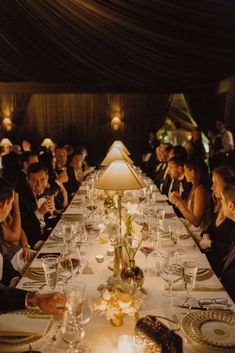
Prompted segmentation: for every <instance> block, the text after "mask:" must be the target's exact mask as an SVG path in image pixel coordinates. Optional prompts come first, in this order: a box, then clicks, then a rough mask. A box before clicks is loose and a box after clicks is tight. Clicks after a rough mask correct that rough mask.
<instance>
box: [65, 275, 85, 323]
mask: <svg viewBox="0 0 235 353" xmlns="http://www.w3.org/2000/svg"><path fill="white" fill-rule="evenodd" d="M86 296H87V295H86V284H85V283H84V282H82V281H78V282H76V283H73V284H72V286H71V291H70V292H69V293H68V294H67V303H66V307H67V309H68V311H69V312H70V313H71V314H73V315H75V316H79V317H81V315H82V312H83V308H84V303H85V300H86Z"/></svg>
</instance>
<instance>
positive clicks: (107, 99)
mask: <svg viewBox="0 0 235 353" xmlns="http://www.w3.org/2000/svg"><path fill="white" fill-rule="evenodd" d="M168 100H169V96H168V95H154V94H146V95H144V94H143V95H141V94H45V95H32V96H31V99H30V101H29V104H28V108H27V111H26V114H25V117H24V120H23V123H22V127H23V129H24V131H25V133H26V134H27V135H28V136H30V137H31V138H32V139H33V140H34V141H35V142H37V143H40V142H41V141H42V139H43V138H44V137H48V136H49V137H51V138H52V139H54V140H55V141H56V142H58V143H63V144H64V143H70V144H73V145H75V146H76V145H80V144H83V145H85V146H86V147H87V148H88V150H89V153H90V158H91V160H93V161H94V162H97V161H98V159H99V158H103V157H104V155H105V153H106V152H107V148H108V147H109V145H111V143H112V142H113V140H114V139H121V140H122V141H123V142H124V143H125V144H126V145H127V147H128V148H129V149H130V151H131V152H132V155H133V158H134V160H135V162H136V163H138V162H139V158H140V156H141V153H142V152H143V148H144V145H145V143H146V141H147V138H148V132H149V131H151V130H154V131H156V130H157V129H159V127H160V126H161V125H162V123H163V121H164V119H165V117H166V115H167V111H168V108H169V107H168V105H169V103H168ZM115 115H118V116H120V117H121V120H122V126H121V128H120V130H118V131H114V130H112V129H111V118H112V117H114V116H115Z"/></svg>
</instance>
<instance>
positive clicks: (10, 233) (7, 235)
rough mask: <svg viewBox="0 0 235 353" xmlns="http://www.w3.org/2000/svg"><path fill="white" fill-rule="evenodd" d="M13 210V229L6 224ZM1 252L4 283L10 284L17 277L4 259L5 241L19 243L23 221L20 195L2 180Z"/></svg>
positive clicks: (0, 210) (0, 209)
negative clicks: (20, 210) (20, 209)
mask: <svg viewBox="0 0 235 353" xmlns="http://www.w3.org/2000/svg"><path fill="white" fill-rule="evenodd" d="M11 210H12V214H13V221H12V225H11V227H9V226H8V225H7V224H6V219H7V216H8V215H9V213H10V211H11ZM0 225H1V226H0V252H1V254H2V255H3V269H4V271H3V279H2V281H3V283H4V284H9V282H10V279H11V278H12V277H14V276H15V275H16V273H15V271H14V269H13V267H12V265H11V262H10V260H9V259H8V258H7V257H4V246H3V245H4V241H5V240H7V241H9V242H14V241H19V239H20V235H21V219H20V212H19V204H18V195H17V194H16V193H14V191H13V188H12V186H11V184H10V183H9V182H8V181H7V180H5V179H3V178H0Z"/></svg>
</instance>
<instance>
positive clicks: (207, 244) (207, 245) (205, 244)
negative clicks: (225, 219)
mask: <svg viewBox="0 0 235 353" xmlns="http://www.w3.org/2000/svg"><path fill="white" fill-rule="evenodd" d="M199 246H200V248H201V249H202V250H206V249H209V248H210V247H211V240H210V239H207V238H202V240H200V241H199Z"/></svg>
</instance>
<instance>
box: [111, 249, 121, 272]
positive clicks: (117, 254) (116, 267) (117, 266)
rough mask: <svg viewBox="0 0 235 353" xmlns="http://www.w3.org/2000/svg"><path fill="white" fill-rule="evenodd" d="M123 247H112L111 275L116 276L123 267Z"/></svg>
mask: <svg viewBox="0 0 235 353" xmlns="http://www.w3.org/2000/svg"><path fill="white" fill-rule="evenodd" d="M122 251H123V247H122V246H121V245H120V246H115V247H114V259H113V277H118V276H119V275H120V273H121V271H122V269H123V253H122Z"/></svg>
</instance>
